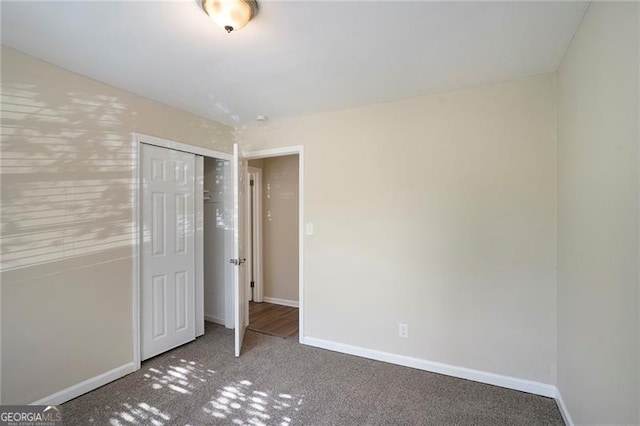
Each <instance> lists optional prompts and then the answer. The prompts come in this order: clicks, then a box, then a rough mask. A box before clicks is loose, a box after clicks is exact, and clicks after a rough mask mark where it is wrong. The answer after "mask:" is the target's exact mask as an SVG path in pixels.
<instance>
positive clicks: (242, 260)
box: [229, 259, 247, 266]
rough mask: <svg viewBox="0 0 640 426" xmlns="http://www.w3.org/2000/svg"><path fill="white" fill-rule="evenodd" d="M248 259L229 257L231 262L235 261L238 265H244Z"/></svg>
mask: <svg viewBox="0 0 640 426" xmlns="http://www.w3.org/2000/svg"><path fill="white" fill-rule="evenodd" d="M246 261H247V259H229V263H233V264H234V265H236V266H239V265H242V264H243V263H244V262H246Z"/></svg>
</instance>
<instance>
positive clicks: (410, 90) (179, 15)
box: [1, 0, 587, 124]
mask: <svg viewBox="0 0 640 426" xmlns="http://www.w3.org/2000/svg"><path fill="white" fill-rule="evenodd" d="M259 5H260V12H259V14H258V16H257V17H256V18H255V19H254V20H253V21H252V22H250V23H249V24H248V25H247V27H246V28H244V29H243V30H241V31H239V32H237V33H232V34H226V32H225V31H224V30H222V29H220V28H218V27H216V26H214V25H213V23H212V22H211V21H210V20H209V18H208V17H207V16H206V15H205V13H204V12H203V11H202V10H201V8H200V7H199V4H198V3H197V2H195V1H193V0H186V1H185V0H182V1H169V2H167V1H165V2H149V1H147V2H126V1H110V2H56V1H47V2H32V1H27V2H7V1H2V3H1V7H2V39H1V40H2V44H4V45H6V46H9V47H12V48H14V49H17V50H20V51H23V52H25V53H27V54H30V55H33V56H36V57H38V58H41V59H43V60H45V61H48V62H51V63H54V64H57V65H59V66H61V67H64V68H67V69H70V70H72V71H75V72H77V73H80V74H84V75H86V76H89V77H91V78H94V79H96V80H99V81H103V82H106V83H108V84H111V85H113V86H117V87H120V88H123V89H125V90H128V91H130V92H133V93H137V94H139V95H142V96H145V97H147V98H151V99H154V100H156V101H159V102H162V103H165V104H169V105H172V106H174V107H176V108H180V109H183V110H186V111H190V112H193V113H195V114H198V115H201V116H204V117H208V118H212V119H215V120H219V121H222V122H225V123H229V124H238V123H242V122H248V121H252V120H254V119H255V117H256V115H258V114H261V115H266V116H268V117H270V118H276V117H283V116H290V115H299V114H306V113H313V112H319V111H327V110H334V109H340V108H345V107H350V106H355V105H362V104H367V103H373V102H379V101H388V100H395V99H401V98H407V97H412V96H417V95H422V94H427V93H433V92H439V91H445V90H453V89H459V88H463V87H469V86H476V85H481V84H487V83H494V82H499V81H505V80H511V79H517V78H522V77H526V76H530V75H534V74H539V73H544V72H550V71H555V70H556V69H557V67H558V65H559V64H560V61H561V59H562V56H563V55H564V52H565V50H566V48H567V46H568V44H569V42H570V40H571V37H572V36H573V34H574V33H575V31H576V28H577V26H578V24H579V22H580V20H581V18H582V16H583V14H584V12H585V10H586V8H587V3H582V2H421V1H412V2H408V1H391V0H389V1H278V2H275V1H266V0H263V1H260V0H259Z"/></svg>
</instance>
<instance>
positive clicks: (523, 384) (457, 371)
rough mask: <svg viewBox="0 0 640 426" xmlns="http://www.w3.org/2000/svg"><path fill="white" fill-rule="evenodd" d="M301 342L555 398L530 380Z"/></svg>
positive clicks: (333, 344) (545, 386)
mask: <svg viewBox="0 0 640 426" xmlns="http://www.w3.org/2000/svg"><path fill="white" fill-rule="evenodd" d="M303 340H304V341H303V342H302V343H303V344H305V345H309V346H315V347H317V348H322V349H328V350H330V351H335V352H342V353H345V354H349V355H356V356H360V357H363V358H369V359H375V360H377V361H384V362H388V363H391V364H397V365H403V366H405V367H411V368H416V369H418V370H424V371H429V372H432V373H438V374H444V375H447V376H452V377H458V378H461V379H467V380H473V381H474V382H481V383H486V384H489V385H495V386H501V387H503V388H508V389H514V390H518V391H522V392H528V393H533V394H536V395H542V396H546V397H549V398H555V397H556V395H557V390H556V387H555V386H553V385H548V384H546V383H540V382H534V381H531V380H525V379H519V378H517V377H510V376H503V375H501V374H495V373H489V372H486V371H480V370H472V369H470V368H465V367H458V366H455V365H449V364H443V363H440V362H434V361H427V360H425V359H420V358H413V357H409V356H405V355H397V354H392V353H390V352H382V351H378V350H374V349H366V348H362V347H359V346H351V345H346V344H343V343H336V342H331V341H328V340H322V339H316V338H314V337H306V336H305V337H304V339H303Z"/></svg>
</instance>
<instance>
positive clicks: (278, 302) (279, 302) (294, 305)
mask: <svg viewBox="0 0 640 426" xmlns="http://www.w3.org/2000/svg"><path fill="white" fill-rule="evenodd" d="M263 300H264V301H265V302H267V303H275V304H276V305H283V306H290V307H292V308H298V307H299V306H300V304H299V303H298V301H297V300H289V299H278V298H277V297H266V296H265V297H263Z"/></svg>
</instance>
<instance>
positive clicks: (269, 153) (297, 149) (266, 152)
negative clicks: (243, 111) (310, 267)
mask: <svg viewBox="0 0 640 426" xmlns="http://www.w3.org/2000/svg"><path fill="white" fill-rule="evenodd" d="M296 154H297V155H298V265H299V269H298V289H299V301H298V303H299V306H300V307H299V309H300V311H299V315H300V318H299V330H298V331H299V333H298V334H299V337H298V341H299V342H300V343H304V336H305V333H304V146H303V145H294V146H287V147H283V148H273V149H262V150H258V151H247V152H245V151H243V152H242V156H243V157H244V159H245V160H256V159H259V158H269V157H280V156H283V155H296Z"/></svg>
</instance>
